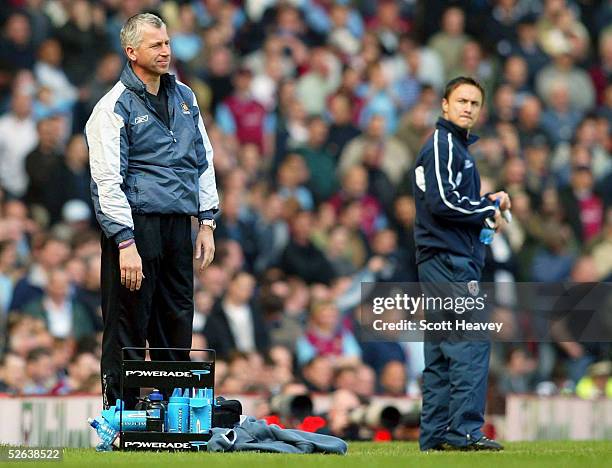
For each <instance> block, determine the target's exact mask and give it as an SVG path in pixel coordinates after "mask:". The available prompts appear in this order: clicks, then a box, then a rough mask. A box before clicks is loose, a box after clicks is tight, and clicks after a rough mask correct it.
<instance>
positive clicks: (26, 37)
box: [0, 11, 35, 70]
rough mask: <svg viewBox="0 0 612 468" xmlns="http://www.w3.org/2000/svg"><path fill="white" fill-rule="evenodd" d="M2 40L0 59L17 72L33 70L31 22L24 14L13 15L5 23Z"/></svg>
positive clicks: (0, 43) (0, 41)
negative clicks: (25, 69) (23, 69)
mask: <svg viewBox="0 0 612 468" xmlns="http://www.w3.org/2000/svg"><path fill="white" fill-rule="evenodd" d="M2 36H3V37H2V38H1V39H0V59H1V60H3V61H4V62H6V63H10V64H11V66H12V67H14V68H15V69H16V70H20V69H22V68H27V69H30V70H31V69H32V67H33V65H34V55H35V53H34V44H33V41H32V28H31V25H30V20H29V19H28V17H27V15H25V14H24V13H23V12H19V11H16V12H14V13H12V14H11V15H10V16H9V17H8V18H7V20H6V22H5V23H4V30H3V35H2Z"/></svg>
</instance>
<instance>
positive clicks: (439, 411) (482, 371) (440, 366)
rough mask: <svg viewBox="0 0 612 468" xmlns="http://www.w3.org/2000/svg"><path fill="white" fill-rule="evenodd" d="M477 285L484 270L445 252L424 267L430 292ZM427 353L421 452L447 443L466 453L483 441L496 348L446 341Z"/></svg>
mask: <svg viewBox="0 0 612 468" xmlns="http://www.w3.org/2000/svg"><path fill="white" fill-rule="evenodd" d="M473 280H480V268H478V266H477V265H476V264H475V263H474V261H473V260H472V259H471V258H469V257H463V256H458V255H455V254H450V253H447V252H441V253H438V254H436V255H434V256H433V257H431V258H429V259H428V260H425V261H423V262H421V263H420V264H419V281H420V282H421V283H426V284H428V286H426V285H425V284H424V285H423V287H424V289H426V288H427V287H429V288H432V287H433V288H435V285H434V283H441V282H444V283H462V284H464V285H465V284H466V283H467V282H469V281H473ZM426 318H428V320H429V317H426ZM424 347H425V349H424V351H425V370H424V371H423V409H422V413H421V430H420V439H419V444H420V447H421V450H429V449H431V448H433V447H435V446H436V445H438V444H440V443H443V442H446V443H449V444H451V445H454V446H458V447H464V446H466V445H468V444H470V442H472V441H476V440H478V439H480V438H481V437H482V435H483V434H482V432H481V427H482V424H483V422H484V412H485V403H486V393H487V376H488V372H489V355H490V352H491V344H490V343H489V342H488V341H457V340H452V339H441V340H431V341H425V343H424Z"/></svg>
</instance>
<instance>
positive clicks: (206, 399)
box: [189, 388, 213, 434]
mask: <svg viewBox="0 0 612 468" xmlns="http://www.w3.org/2000/svg"><path fill="white" fill-rule="evenodd" d="M212 404H213V391H212V388H198V389H197V390H196V389H194V396H193V397H192V398H190V399H189V432H193V433H196V434H201V433H203V432H208V431H209V430H210V427H211V424H212Z"/></svg>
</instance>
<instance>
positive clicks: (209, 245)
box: [195, 226, 215, 271]
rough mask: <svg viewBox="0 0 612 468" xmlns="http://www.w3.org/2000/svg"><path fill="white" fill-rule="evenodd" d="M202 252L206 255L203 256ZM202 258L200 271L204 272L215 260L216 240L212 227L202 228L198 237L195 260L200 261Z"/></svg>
mask: <svg viewBox="0 0 612 468" xmlns="http://www.w3.org/2000/svg"><path fill="white" fill-rule="evenodd" d="M202 252H203V253H204V255H202ZM200 256H202V257H203V258H202V265H200V271H202V270H204V268H206V267H207V266H208V265H210V263H211V262H212V261H213V258H215V238H214V236H213V230H212V228H211V227H210V226H200V230H199V231H198V236H197V237H196V245H195V258H196V259H199V258H200Z"/></svg>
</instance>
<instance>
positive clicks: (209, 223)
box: [200, 219, 217, 231]
mask: <svg viewBox="0 0 612 468" xmlns="http://www.w3.org/2000/svg"><path fill="white" fill-rule="evenodd" d="M202 226H208V227H209V228H210V229H211V230H213V231H214V230H215V229H216V228H217V222H216V221H215V220H214V219H202V220H200V227H202Z"/></svg>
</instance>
